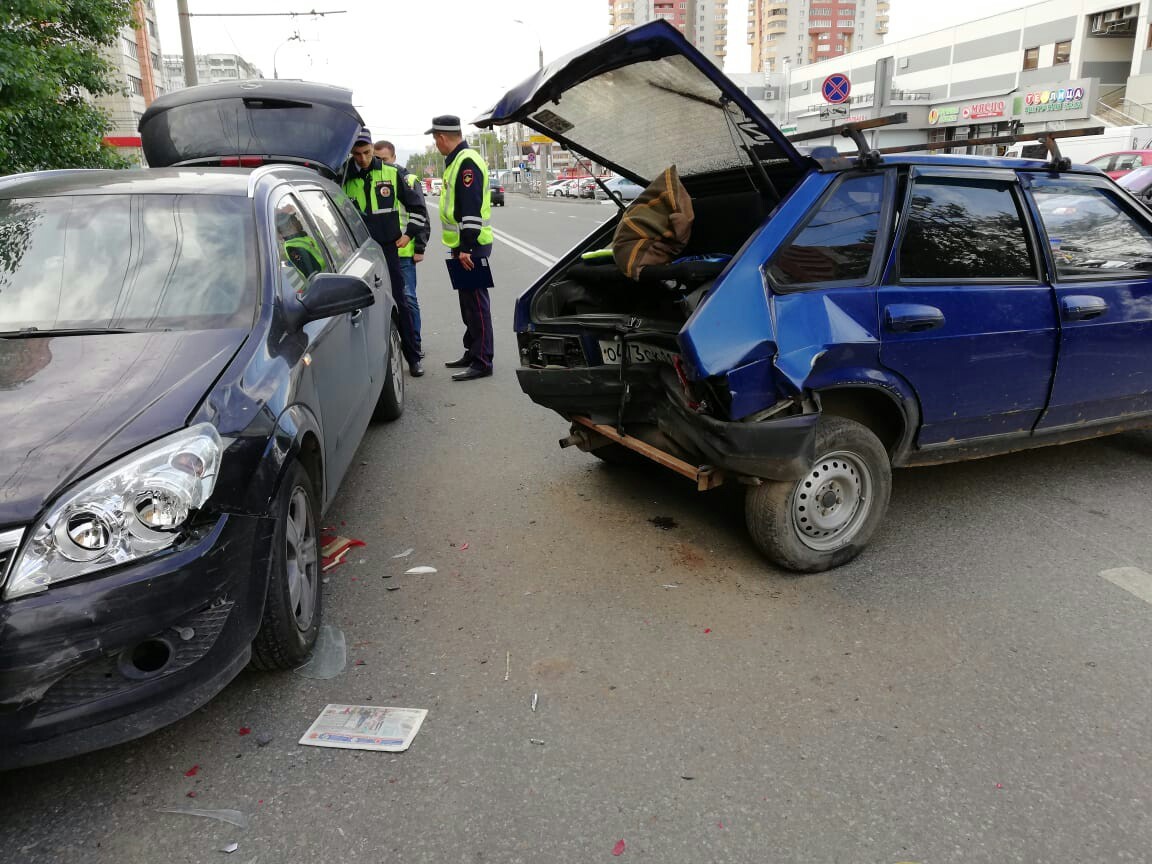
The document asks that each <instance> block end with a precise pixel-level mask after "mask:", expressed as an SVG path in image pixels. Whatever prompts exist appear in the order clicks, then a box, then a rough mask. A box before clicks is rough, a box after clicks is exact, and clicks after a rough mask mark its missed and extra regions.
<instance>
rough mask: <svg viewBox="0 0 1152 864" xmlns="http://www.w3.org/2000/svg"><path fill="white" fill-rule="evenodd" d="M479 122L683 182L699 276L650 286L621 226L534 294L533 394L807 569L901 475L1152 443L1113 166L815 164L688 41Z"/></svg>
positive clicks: (636, 42)
mask: <svg viewBox="0 0 1152 864" xmlns="http://www.w3.org/2000/svg"><path fill="white" fill-rule="evenodd" d="M476 122H477V123H478V124H479V125H501V124H505V123H511V122H520V123H524V124H525V125H527V126H529V127H531V128H533V129H534V130H536V131H538V132H539V133H541V134H544V135H548V136H549V137H551V138H553V139H554V140H557V141H560V142H562V143H563V144H564V145H565V146H567V147H568V148H569V149H571V150H573V151H576V152H578V153H581V154H583V155H585V156H587V157H589V158H590V159H592V160H594V161H595V162H598V163H600V164H602V165H607V166H609V167H610V168H612V169H613V170H614V171H615V172H616V173H617V174H619V175H622V176H624V177H628V178H631V179H632V180H635V181H636V182H638V183H640V184H641V185H646V184H648V183H649V182H650V181H651V180H653V179H654V178H656V177H658V176H659V175H660V174H661V172H663V171H664V169H665V168H666V167H668V166H670V165H673V164H674V165H676V167H677V169H678V172H679V176H680V178H681V179H682V180H683V183H684V186H685V187H686V189H687V191H688V192H689V193H690V195H691V197H692V199H693V207H694V210H695V221H694V223H693V226H692V233H691V237H690V239H689V241H688V243H687V246H686V247H685V248H684V249H683V250H682V253H681V254H682V256H683V260H680V259H678V260H676V261H673V262H670V263H667V264H663V265H655V266H651V267H647V268H645V269H644V270H643V271H641V273H640V274H639V278H638V279H637V280H633V279H629V278H626V277H625V276H624V274H623V273H622V272H621V271H620V269H618V268H617V267H616V265H615V264H613V262H612V259H611V258H607V259H605V258H601V257H595V256H593V257H591V258H585V257H583V256H584V253H588V252H590V251H594V250H600V249H605V248H607V247H610V246H611V244H612V240H613V232H614V231H615V230H616V227H617V223H618V219H619V217H618V218H617V220H613V221H611V222H610V223H609V224H607V225H606V226H604V227H603V228H601V229H598V230H597V231H595V232H593V234H591V235H590V236H589V237H588V238H587V239H585V240H584V241H583V242H582V243H580V244H579V245H578V246H577V247H576V248H574V249H573V250H572V251H571V252H570V253H569V254H567V255H566V256H565V257H564V258H563V259H562V260H561V261H560V262H559V263H558V264H557V265H556V266H555V267H553V268H552V269H551V270H550V271H549V272H548V273H546V274H545V275H544V276H543V277H542V278H541V279H540V280H538V281H537V282H536V283H535V284H534V285H532V286H531V287H530V288H529V289H528V290H527V291H525V292H524V293H523V295H522V296H521V297H520V298H519V300H518V301H517V305H516V330H517V334H518V337H519V346H520V353H521V368H520V369H519V370H518V375H519V381H520V385H521V387H522V388H523V390H524V392H525V393H527V394H528V396H530V397H531V398H532V399H533V401H535V402H537V403H539V404H541V405H543V406H545V407H548V408H551V409H553V410H555V411H557V412H558V413H560V414H561V415H562V416H564V417H565V418H566V419H567V420H570V421H572V432H571V435H570V436H569V438H568V439H566V441H565V442H564V443H565V444H572V445H576V446H579V447H580V448H581V449H584V450H590V451H591V452H592V453H593V454H594V455H597V456H599V457H601V458H603V459H605V460H610V461H615V460H620V459H624V458H629V457H633V456H635V455H636V454H637V453H640V454H642V455H645V456H648V457H650V458H653V459H656V460H657V461H659V462H661V463H662V464H664V465H666V466H669V467H672V468H674V469H675V470H677V471H679V472H681V473H683V474H685V475H686V476H688V477H690V478H692V479H694V480H696V482H697V483H698V485H699V488H701V489H706V488H710V487H711V486H714V485H716V484H717V483H719V482H721V481H723V480H724V479H728V480H738V481H740V482H741V483H744V484H746V485H747V486H748V491H747V503H746V516H747V525H748V528H749V530H750V532H751V535H752V537H753V539H754V541H755V543H756V544H757V546H758V547H759V548H760V549H761V550H762V551H763V552H764V554H765V555H766V556H767V557H768V558H769V559H771V560H772V561H773V562H775V563H777V564H778V565H780V566H782V567H785V568H788V569H791V570H795V571H818V570H824V569H827V568H830V567H834V566H836V565H839V564H842V563H844V562H846V561H848V560H850V559H851V558H853V557H854V556H855V555H857V554H858V553H859V552H860V550H861V549H862V548H863V547H864V546H865V545H866V544H867V542H868V540H869V538H870V537H871V536H872V535H873V533H874V531H875V530H876V528H877V526H878V525H879V523H880V521H881V519H882V518H883V515H884V512H885V509H886V507H887V504H888V498H889V493H890V489H891V469H892V468H893V467H903V466H910V465H927V464H933V463H939V462H949V461H955V460H961V459H969V458H975V457H981V456H988V455H992V454H996V453H1005V452H1008V451H1013V450H1020V449H1024V448H1028V447H1035V446H1040V445H1045V444H1057V443H1061V442H1066V441H1074V440H1079V439H1084V438H1090V437H1094V436H1099V435H1107V434H1110V433H1115V432H1119V431H1123V430H1129V429H1135V428H1145V427H1149V426H1152V223H1150V221H1149V214H1148V211H1146V210H1145V209H1144V208H1142V207H1140V206H1137V204H1136V203H1135V201H1134V199H1132V198H1131V197H1130V196H1129V195H1128V194H1127V193H1125V192H1124V191H1122V190H1121V189H1119V188H1118V187H1117V186H1116V185H1115V184H1114V183H1113V182H1112V181H1111V180H1109V179H1108V178H1107V177H1105V176H1104V175H1103V174H1101V173H1100V172H1099V171H1097V170H1094V169H1091V168H1086V167H1068V166H1066V165H1062V164H1058V163H1057V162H1056V161H1055V160H1054V161H1053V162H1052V163H1045V162H1042V161H1039V160H1021V159H1015V160H1007V159H992V158H987V159H986V158H975V157H952V156H932V155H904V156H883V157H881V158H876V155H875V154H872V153H868V152H862V153H861V156H860V158H855V159H849V158H844V157H838V156H836V155H835V154H834V152H833V153H831V154H829V153H828V152H827V148H821V149H820V150H814V151H812V153H813V155H805V154H802V153H800V152H799V151H798V150H797V148H796V147H795V146H794V145H793V144H792V143H791V142H790V141H789V140H788V139H786V138H785V137H784V136H783V135H782V134H781V133H780V131H779V129H777V127H776V126H775V125H774V124H773V123H772V122H771V121H770V120H769V119H768V118H767V117H765V116H764V114H763V113H761V112H760V111H759V110H758V109H757V108H756V106H755V105H753V104H752V103H751V102H750V101H749V100H748V99H747V98H746V97H745V95H744V94H743V93H742V92H741V91H740V90H739V89H738V88H737V87H735V86H734V85H733V84H732V83H731V82H730V81H729V80H728V79H726V78H725V77H724V76H723V75H722V74H721V73H720V72H719V71H718V70H717V69H716V68H715V66H713V65H712V64H711V63H710V62H709V61H707V60H706V59H705V58H704V57H703V56H702V55H700V53H699V52H698V51H696V49H695V48H693V47H692V46H691V45H690V44H689V43H688V42H687V41H686V40H685V39H684V38H683V37H682V36H681V35H680V34H679V33H678V32H677V31H675V30H674V28H672V27H670V26H668V25H667V24H665V23H664V22H655V23H652V24H648V25H643V26H641V27H636V28H633V29H631V30H627V31H624V32H622V33H619V34H616V35H614V36H612V37H610V38H608V39H607V40H605V41H603V42H601V43H599V44H597V45H594V46H592V47H590V48H589V49H587V50H586V51H583V52H577V53H575V54H573V55H570V56H569V57H567V58H565V59H563V60H561V61H558V62H557V63H555V64H553V65H552V66H550V67H548V68H546V69H543V70H541V71H540V72H539V73H538V74H537V75H535V76H533V77H532V78H531V79H529V80H528V81H526V82H524V83H523V84H521V85H520V86H519V87H517V88H515V89H513V90H512V91H510V92H509V93H508V94H506V95H505V96H504V97H503V98H502V99H501V100H500V101H499V102H498V103H497V104H496V105H495V106H494V107H493V108H492V109H491V110H490V111H489V112H488V113H487V114H485V115H484V116H483V117H481V118H479V119H478V120H477V121H476ZM814 155H819V156H823V157H825V158H813V157H814ZM829 156H830V157H831V158H828V157H829Z"/></svg>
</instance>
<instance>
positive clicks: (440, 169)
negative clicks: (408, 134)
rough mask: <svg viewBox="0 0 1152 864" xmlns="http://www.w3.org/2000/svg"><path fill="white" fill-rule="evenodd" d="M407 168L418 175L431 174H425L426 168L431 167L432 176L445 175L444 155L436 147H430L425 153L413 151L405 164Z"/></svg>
mask: <svg viewBox="0 0 1152 864" xmlns="http://www.w3.org/2000/svg"><path fill="white" fill-rule="evenodd" d="M404 167H405V168H407V169H408V171H409V172H410V173H412V174H415V175H416V176H417V177H426V176H429V175H427V174H425V173H424V172H425V169H426V168H431V169H432V172H431V175H430V176H432V177H443V176H444V157H443V156H441V155H440V153H439V151H437V150H436V148H435V147H429V148H428V149H427V150H425V151H424V152H423V153H413V154H412V155H411V156H409V157H408V162H407V163H405V165H404Z"/></svg>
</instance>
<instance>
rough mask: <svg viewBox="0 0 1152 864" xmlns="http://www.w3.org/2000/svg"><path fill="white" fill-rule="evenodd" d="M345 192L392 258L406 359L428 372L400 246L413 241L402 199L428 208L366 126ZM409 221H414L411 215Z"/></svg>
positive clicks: (413, 209) (415, 372)
mask: <svg viewBox="0 0 1152 864" xmlns="http://www.w3.org/2000/svg"><path fill="white" fill-rule="evenodd" d="M343 185H344V194H346V195H347V196H348V197H349V198H350V199H351V200H352V203H353V204H355V205H356V208H357V209H358V210H359V211H360V215H361V217H363V219H364V224H365V225H366V226H367V227H368V233H369V234H371V235H372V239H373V240H375V241H376V242H377V243H379V244H380V246H381V248H382V249H383V250H384V258H385V259H386V260H387V262H388V276H389V281H391V283H392V299H393V300H395V301H396V309H397V311H398V312H399V318H400V342H401V344H402V346H403V348H404V359H405V360H407V361H408V370H409V371H410V372H411V373H412V377H414V378H419V377H420V376H421V375H423V374H424V366H423V364H422V363H421V362H420V360H421V358H422V357H423V356H424V355H423V353H422V352H421V350H420V333H419V332H418V331H417V330H416V328H415V326H414V322H413V318H412V309H411V307H410V306H409V305H408V298H407V296H406V295H405V292H404V275H403V273H401V271H400V258H399V247H400V246H406V245H408V244H409V243H411V242H412V238H411V236H410V235H408V234H405V233H404V232H403V231H402V230H401V227H400V202H401V201H402V202H403V203H404V205H405V206H406V207H407V208H408V213H409V214H419V215H421V216H423V217H424V219H425V220H427V218H428V208H427V207H425V205H424V202H423V200H422V199H420V198H417V197H416V195H415V193H413V192H412V190H411V188H409V187H408V186H407V184H405V183H402V182H401V180H400V174H399V171H398V170H397V168H396V166H395V165H385V164H384V163H382V162H381V161H380V160H379V159H377V158H376V156H375V155H374V154H373V153H372V135H371V133H370V132H369V131H368V130H367V129H362V130H361V131H360V134H359V135H357V137H356V142H355V143H354V144H353V145H352V158H351V159H350V160H349V162H348V164H347V165H346V166H345V169H344V184H343ZM409 221H411V216H410V219H409Z"/></svg>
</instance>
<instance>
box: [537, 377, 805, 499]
mask: <svg viewBox="0 0 1152 864" xmlns="http://www.w3.org/2000/svg"><path fill="white" fill-rule="evenodd" d="M516 376H517V378H518V379H519V382H520V387H521V389H522V390H523V391H524V392H525V393H526V394H527V395H528V396H529V397H530V398H531V399H532V401H533V402H535V403H537V404H538V405H542V406H544V407H545V408H550V409H552V410H553V411H556V412H558V413H559V414H562V415H563V416H565V417H567V418H569V419H570V418H572V417H575V416H583V417H588V418H589V419H590V420H592V421H593V422H595V423H603V424H615V423H617V422H618V421H619V419H620V417H621V410H620V406H621V401H622V399H623V397H624V388H625V384H624V382H623V381H621V380H620V370H619V368H618V367H615V366H593V367H581V368H575V369H561V368H553V369H532V368H521V369H518V370H517V371H516ZM628 384H629V386H630V393H629V398H628V399H627V401H626V407H625V410H624V412H623V418H624V420H625V425H626V428H625V430H624V431H625V432H626V431H627V426H628V425H629V424H633V423H635V424H645V423H647V424H652V425H655V426H656V427H657V428H658V429H659V431H660V432H661V433H663V434H664V436H666V437H667V438H668V439H670V440H671V441H673V442H675V443H676V444H677V445H678V446H679V447H681V448H683V450H684V451H686V452H688V453H691V454H694V455H696V456H697V457H699V459H700V460H701V461H702V462H703V463H706V464H708V465H712V466H714V467H716V468H720V469H722V470H724V471H725V472H728V473H731V474H737V475H744V476H749V477H760V478H764V479H767V480H796V479H799V478H800V477H802V476H803V475H804V473H805V472H806V471H807V470H808V468H809V467H810V466H811V464H812V462H813V460H814V459H815V458H816V443H815V442H816V424H817V422H818V421H819V419H820V415H819V414H817V413H805V414H794V415H789V416H785V417H774V418H770V419H767V420H760V421H756V422H732V421H726V420H720V419H717V418H715V417H710V416H708V415H705V414H701V413H699V412H696V411H693V410H692V409H691V408H689V407H688V405H687V404H686V403H685V401H684V399H683V398H682V396H681V395H680V394H679V393H677V392H675V391H672V390H669V389H668V388H666V387H665V386H664V384H663V383H662V381H661V374H660V369H659V367H658V366H656V365H655V364H650V365H647V366H644V367H640V366H637V367H632V368H631V369H630V370H629V378H628Z"/></svg>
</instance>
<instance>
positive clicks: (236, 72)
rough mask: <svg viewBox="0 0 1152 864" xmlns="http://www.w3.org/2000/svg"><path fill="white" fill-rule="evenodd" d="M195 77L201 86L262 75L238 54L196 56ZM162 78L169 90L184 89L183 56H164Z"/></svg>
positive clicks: (262, 74)
mask: <svg viewBox="0 0 1152 864" xmlns="http://www.w3.org/2000/svg"><path fill="white" fill-rule="evenodd" d="M196 77H197V79H198V80H199V83H201V84H215V83H217V82H220V81H244V80H247V79H249V78H263V77H264V73H263V72H261V71H260V70H259V69H257V68H256V67H255V66H253V65H252V64H251V63H249V62H248V61H247V60H245V59H244V58H243V57H241V56H240V55H239V54H197V55H196ZM164 78H165V81H166V82H167V86H168V89H169V90H183V89H184V86H185V85H184V55H182V54H165V55H164Z"/></svg>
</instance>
